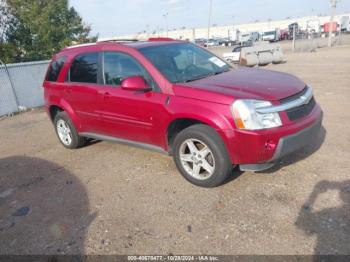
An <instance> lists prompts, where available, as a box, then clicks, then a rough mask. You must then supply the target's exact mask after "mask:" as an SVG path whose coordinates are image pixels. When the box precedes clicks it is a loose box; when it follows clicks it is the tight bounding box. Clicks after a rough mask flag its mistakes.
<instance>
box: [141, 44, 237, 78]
mask: <svg viewBox="0 0 350 262" xmlns="http://www.w3.org/2000/svg"><path fill="white" fill-rule="evenodd" d="M139 51H140V52H141V53H142V54H143V55H144V56H145V57H146V58H147V59H148V60H149V61H150V62H151V63H152V64H153V65H154V66H155V67H156V68H157V69H158V70H159V72H161V74H162V75H163V76H164V77H165V78H167V79H168V80H169V82H172V83H183V82H190V81H194V80H198V79H201V78H205V77H208V76H210V75H215V74H220V73H223V72H226V71H228V70H230V68H231V67H230V66H229V65H228V64H227V63H226V62H224V61H223V60H221V59H219V58H218V57H216V56H214V55H213V54H211V53H209V52H207V51H205V50H204V49H202V48H199V47H197V46H195V45H193V44H191V43H171V44H166V45H159V46H152V47H144V48H141V49H139Z"/></svg>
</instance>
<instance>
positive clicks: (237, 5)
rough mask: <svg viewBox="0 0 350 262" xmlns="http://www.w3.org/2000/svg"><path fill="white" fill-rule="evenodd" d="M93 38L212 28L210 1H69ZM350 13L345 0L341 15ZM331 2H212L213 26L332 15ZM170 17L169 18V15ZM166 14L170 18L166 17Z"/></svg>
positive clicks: (254, 0)
mask: <svg viewBox="0 0 350 262" xmlns="http://www.w3.org/2000/svg"><path fill="white" fill-rule="evenodd" d="M69 3H70V5H71V6H73V7H74V8H75V9H76V10H77V11H78V13H79V14H80V15H81V16H82V18H83V20H84V22H85V23H87V24H89V25H90V26H91V27H92V32H91V33H92V35H96V34H98V35H99V37H101V38H102V37H113V36H118V35H127V34H134V33H138V32H141V31H147V32H149V33H152V32H153V31H155V30H157V28H159V29H160V30H161V29H162V30H166V21H167V23H168V28H169V30H172V29H175V28H181V27H186V28H197V27H207V26H208V16H209V3H210V0H69ZM345 12H350V0H341V1H340V2H339V3H338V6H337V13H345ZM329 13H330V4H329V0H212V15H211V24H216V25H231V24H242V23H249V22H254V21H257V20H258V21H267V20H268V19H272V20H278V19H284V18H286V17H292V18H295V17H303V16H310V15H319V14H329ZM166 14H167V15H166ZM164 15H166V18H165V17H164Z"/></svg>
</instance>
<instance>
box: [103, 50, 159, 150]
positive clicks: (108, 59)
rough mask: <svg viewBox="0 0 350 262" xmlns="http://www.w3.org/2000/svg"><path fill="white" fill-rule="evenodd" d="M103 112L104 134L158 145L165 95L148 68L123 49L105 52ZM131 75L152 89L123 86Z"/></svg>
mask: <svg viewBox="0 0 350 262" xmlns="http://www.w3.org/2000/svg"><path fill="white" fill-rule="evenodd" d="M102 63H103V66H102V68H103V81H104V85H103V87H102V88H101V89H100V90H99V93H100V114H101V118H102V120H103V122H104V128H105V130H104V133H105V134H107V135H109V136H113V137H118V138H122V139H126V140H132V141H138V142H141V143H147V144H159V143H160V140H161V139H160V136H159V133H158V132H157V126H158V125H159V124H160V121H161V119H164V117H163V114H164V101H165V96H164V95H163V94H162V93H161V92H160V90H159V87H158V86H157V84H156V83H155V81H154V80H153V79H152V77H151V76H150V74H149V73H148V72H147V71H146V70H145V68H144V67H143V66H142V65H141V64H140V63H139V62H138V61H137V60H136V59H135V58H133V57H132V56H130V55H128V54H125V53H121V52H104V53H103V57H102ZM128 76H142V77H143V78H144V79H145V81H146V82H147V83H148V85H149V86H150V87H152V88H153V90H152V91H147V92H142V91H141V92H140V91H139V92H135V91H128V90H123V89H121V86H120V84H121V81H122V80H123V79H124V78H126V77H128Z"/></svg>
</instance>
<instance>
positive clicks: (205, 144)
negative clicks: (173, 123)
mask: <svg viewBox="0 0 350 262" xmlns="http://www.w3.org/2000/svg"><path fill="white" fill-rule="evenodd" d="M173 147H174V150H173V152H174V154H173V157H174V161H175V164H176V166H177V168H178V169H179V171H180V173H181V174H182V175H183V176H184V177H185V178H186V179H187V180H188V181H190V182H191V183H193V184H195V185H198V186H202V187H215V186H219V185H221V184H222V183H223V182H224V181H225V180H226V179H227V178H228V177H229V176H230V174H231V171H232V163H231V160H230V158H229V156H228V153H227V150H226V146H225V144H224V142H223V141H222V139H221V137H220V136H219V135H218V134H217V133H216V131H215V130H214V129H212V128H211V127H209V126H206V125H202V124H200V125H193V126H190V127H188V128H186V129H184V130H183V131H181V132H180V133H179V134H178V135H177V136H176V138H175V140H174V145H173Z"/></svg>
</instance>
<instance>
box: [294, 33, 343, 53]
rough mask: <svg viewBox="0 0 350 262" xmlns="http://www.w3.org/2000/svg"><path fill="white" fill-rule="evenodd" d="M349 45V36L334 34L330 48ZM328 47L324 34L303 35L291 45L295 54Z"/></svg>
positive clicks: (326, 37)
mask: <svg viewBox="0 0 350 262" xmlns="http://www.w3.org/2000/svg"><path fill="white" fill-rule="evenodd" d="M344 44H350V35H349V34H343V33H335V34H334V36H333V37H332V46H336V45H344ZM327 46H328V36H327V35H324V34H305V35H301V36H299V37H298V38H297V39H296V40H295V43H294V47H293V44H292V50H293V48H294V51H295V52H311V51H315V50H316V49H317V48H323V47H327Z"/></svg>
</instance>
